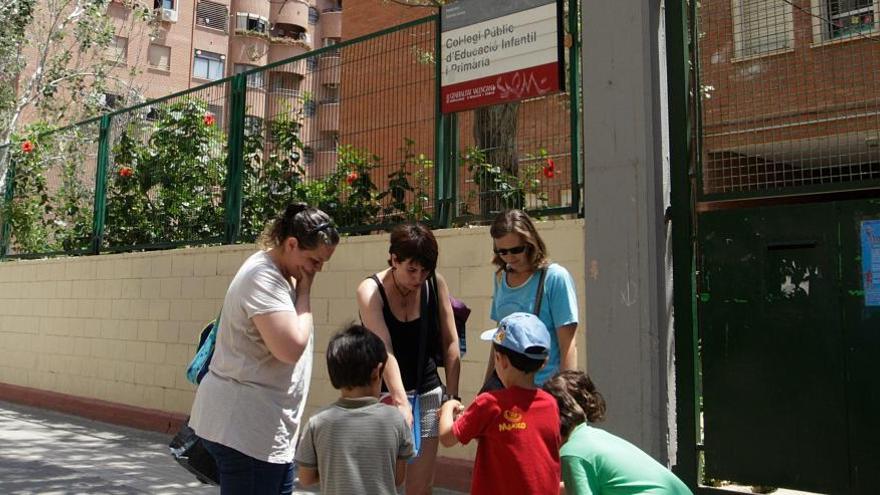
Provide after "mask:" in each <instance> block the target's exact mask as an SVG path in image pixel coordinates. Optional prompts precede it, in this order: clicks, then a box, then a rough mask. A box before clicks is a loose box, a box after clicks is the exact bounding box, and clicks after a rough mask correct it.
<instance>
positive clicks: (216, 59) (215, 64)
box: [193, 50, 226, 81]
mask: <svg viewBox="0 0 880 495" xmlns="http://www.w3.org/2000/svg"><path fill="white" fill-rule="evenodd" d="M225 58H226V57H225V56H224V55H220V54H219V53H212V52H206V51H204V50H196V53H195V57H194V58H193V77H198V78H199V79H207V80H209V81H214V80H216V79H222V78H223V60H224V59H225Z"/></svg>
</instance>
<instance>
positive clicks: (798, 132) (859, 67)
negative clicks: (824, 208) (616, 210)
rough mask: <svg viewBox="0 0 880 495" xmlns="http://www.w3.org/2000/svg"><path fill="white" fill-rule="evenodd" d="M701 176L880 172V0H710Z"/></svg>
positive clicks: (733, 179) (803, 178)
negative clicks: (879, 140)
mask: <svg viewBox="0 0 880 495" xmlns="http://www.w3.org/2000/svg"><path fill="white" fill-rule="evenodd" d="M699 33H700V37H699V47H700V48H699V50H700V52H699V56H700V59H699V62H700V84H701V91H702V93H703V98H702V110H703V111H702V132H703V142H702V146H703V164H704V165H703V177H702V178H703V183H702V186H703V188H704V191H705V192H707V193H749V192H750V191H751V192H754V191H761V190H768V191H769V190H773V189H778V188H788V187H805V186H815V185H822V184H826V185H827V184H829V183H847V182H856V181H861V180H864V179H877V178H880V143H878V138H880V136H878V133H880V96H878V95H880V1H878V0H703V2H702V3H701V8H700V13H699Z"/></svg>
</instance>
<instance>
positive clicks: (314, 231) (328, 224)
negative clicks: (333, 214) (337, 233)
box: [309, 222, 335, 234]
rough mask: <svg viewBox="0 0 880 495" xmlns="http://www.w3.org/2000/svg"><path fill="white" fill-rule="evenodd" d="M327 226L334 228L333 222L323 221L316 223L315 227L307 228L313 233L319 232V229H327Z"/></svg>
mask: <svg viewBox="0 0 880 495" xmlns="http://www.w3.org/2000/svg"><path fill="white" fill-rule="evenodd" d="M329 228H335V227H334V225H333V222H324V223H321V224H318V226H317V227H315V228H313V229H311V230H309V233H310V234H314V233H316V232H320V231H322V230H327V229H329Z"/></svg>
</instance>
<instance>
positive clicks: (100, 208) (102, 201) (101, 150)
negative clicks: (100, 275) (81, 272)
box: [90, 115, 111, 254]
mask: <svg viewBox="0 0 880 495" xmlns="http://www.w3.org/2000/svg"><path fill="white" fill-rule="evenodd" d="M110 122H111V117H110V116H109V115H104V116H103V117H101V127H100V129H99V131H98V162H97V166H96V170H95V207H94V212H93V221H92V245H91V249H90V252H91V253H92V254H100V252H101V245H102V244H103V242H104V220H105V216H106V213H107V169H108V168H109V166H110Z"/></svg>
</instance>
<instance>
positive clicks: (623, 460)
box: [544, 371, 691, 495]
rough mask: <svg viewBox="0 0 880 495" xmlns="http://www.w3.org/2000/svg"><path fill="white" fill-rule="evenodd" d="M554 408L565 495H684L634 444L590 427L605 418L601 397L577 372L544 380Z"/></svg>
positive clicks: (684, 490) (586, 377) (679, 483)
mask: <svg viewBox="0 0 880 495" xmlns="http://www.w3.org/2000/svg"><path fill="white" fill-rule="evenodd" d="M544 391H546V392H547V393H549V394H550V395H552V396H553V397H554V398H555V399H556V404H557V405H558V406H559V430H560V433H561V435H562V442H563V445H562V448H561V449H560V451H559V459H560V462H561V464H562V481H563V483H564V484H565V493H566V495H602V494H606V495H608V494H614V495H618V494H620V495H641V494H646V495H647V494H651V495H685V494H690V493H691V491H690V490H689V489H688V487H687V486H686V485H685V484H684V483H682V481H681V480H680V479H678V477H676V476H675V475H674V474H672V472H671V471H669V470H668V469H666V468H665V467H663V466H662V465H661V464H660V463H659V462H657V461H655V460H654V459H653V458H652V457H651V456H649V455H648V454H646V453H644V452H643V451H642V450H641V449H639V448H638V447H636V446H635V445H633V444H631V443H629V442H627V441H626V440H624V439H622V438H620V437H617V436H614V435H612V434H611V433H608V432H607V431H605V430H602V429H600V428H596V427H594V426H592V424H593V423H598V422H599V421H602V420H603V419H605V399H604V398H603V397H602V394H600V393H599V391H598V390H596V386H595V385H594V384H593V380H591V379H590V377H589V375H587V374H586V373H584V372H581V371H562V372H560V373H557V374H556V375H554V376H552V377H551V378H550V379H549V380H547V381H546V382H544Z"/></svg>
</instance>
